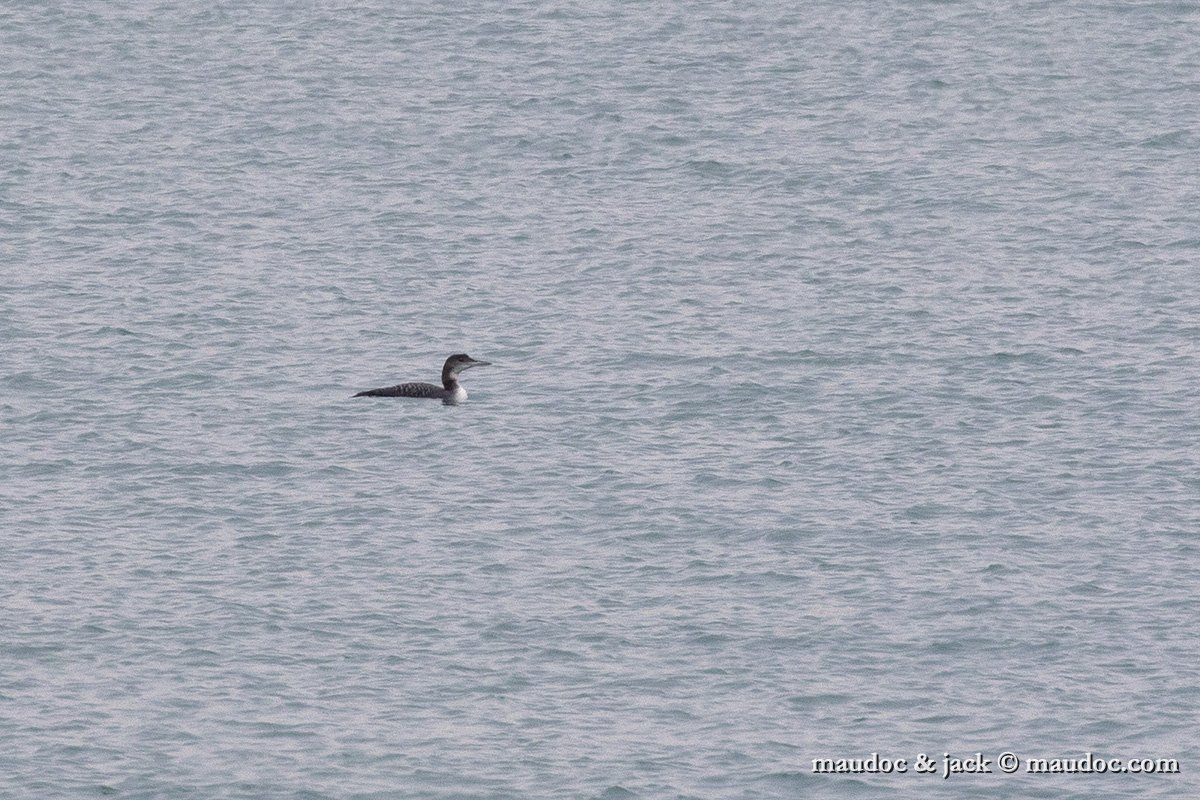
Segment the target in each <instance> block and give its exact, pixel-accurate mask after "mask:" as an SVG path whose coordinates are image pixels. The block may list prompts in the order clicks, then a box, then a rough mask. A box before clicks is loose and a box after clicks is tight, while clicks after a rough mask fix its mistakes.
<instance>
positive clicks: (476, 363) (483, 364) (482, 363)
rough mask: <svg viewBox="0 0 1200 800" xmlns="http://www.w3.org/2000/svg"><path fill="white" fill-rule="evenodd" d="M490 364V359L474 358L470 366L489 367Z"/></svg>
mask: <svg viewBox="0 0 1200 800" xmlns="http://www.w3.org/2000/svg"><path fill="white" fill-rule="evenodd" d="M491 365H492V362H490V361H475V360H474V359H472V360H471V366H472V367H490V366H491Z"/></svg>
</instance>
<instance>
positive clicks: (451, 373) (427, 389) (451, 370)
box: [354, 353, 492, 406]
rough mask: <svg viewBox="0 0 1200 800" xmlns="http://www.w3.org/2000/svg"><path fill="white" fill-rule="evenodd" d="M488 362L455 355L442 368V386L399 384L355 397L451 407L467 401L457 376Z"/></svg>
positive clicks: (458, 354) (361, 393)
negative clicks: (405, 399) (438, 402)
mask: <svg viewBox="0 0 1200 800" xmlns="http://www.w3.org/2000/svg"><path fill="white" fill-rule="evenodd" d="M491 363H492V362H490V361H476V360H475V359H473V358H471V357H470V356H469V355H467V354H466V353H457V354H455V355H452V356H450V357H449V358H447V359H446V363H445V364H444V365H443V366H442V385H441V386H438V385H437V384H434V383H400V384H397V385H395V386H388V387H386V388H383V389H368V390H367V391H365V392H359V393H358V394H356V395H354V396H355V397H427V398H430V399H431V400H441V401H442V402H443V403H445V404H446V405H448V406H453V405H457V404H459V403H461V402H462V401H463V400H466V399H467V390H466V389H464V388H463V387H462V384H461V383H459V382H458V374H459V373H460V372H462V371H463V370H464V369H470V368H471V367H486V366H488V365H490V364H491Z"/></svg>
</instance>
